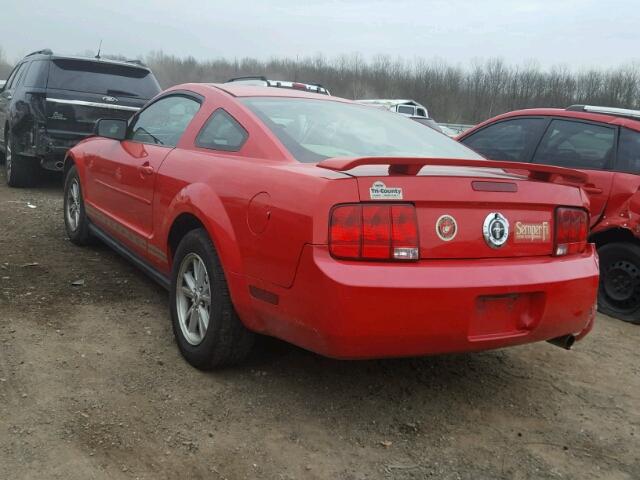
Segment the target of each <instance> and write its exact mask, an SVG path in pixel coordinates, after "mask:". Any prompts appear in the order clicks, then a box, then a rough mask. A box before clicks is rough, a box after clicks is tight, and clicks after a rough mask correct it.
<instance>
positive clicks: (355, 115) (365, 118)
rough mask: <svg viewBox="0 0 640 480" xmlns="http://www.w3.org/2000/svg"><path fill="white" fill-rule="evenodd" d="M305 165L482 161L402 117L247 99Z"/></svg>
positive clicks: (329, 104) (338, 105) (308, 102)
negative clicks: (367, 160)
mask: <svg viewBox="0 0 640 480" xmlns="http://www.w3.org/2000/svg"><path fill="white" fill-rule="evenodd" d="M241 101H242V102H243V103H244V104H245V105H246V106H247V107H249V109H250V110H251V111H253V112H254V113H255V114H256V115H257V116H258V117H259V118H260V119H261V120H262V121H263V122H264V123H265V125H266V126H267V127H268V128H269V129H270V130H271V131H272V132H273V133H274V134H275V135H276V136H277V137H278V139H279V140H280V141H281V142H282V143H283V145H284V146H285V147H286V148H287V149H288V150H289V152H291V154H292V155H293V156H294V157H295V158H296V159H297V160H299V161H301V162H306V163H311V162H319V161H321V160H324V159H326V158H333V157H431V158H463V159H478V160H480V159H482V157H481V156H480V155H478V154H477V153H475V152H473V151H472V150H470V149H468V148H467V147H465V146H464V145H462V144H460V143H457V142H456V141H454V140H452V139H450V138H448V137H447V136H445V135H442V134H441V133H438V132H436V131H434V130H432V129H430V128H425V127H424V126H423V125H419V124H417V123H416V122H414V121H413V120H411V119H409V118H407V117H404V116H402V115H398V114H397V113H393V112H389V111H385V110H380V109H378V108H374V107H370V106H366V105H357V104H353V103H343V102H337V101H327V100H315V99H306V98H271V97H269V98H266V97H250V98H244V99H241Z"/></svg>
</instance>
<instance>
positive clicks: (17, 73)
mask: <svg viewBox="0 0 640 480" xmlns="http://www.w3.org/2000/svg"><path fill="white" fill-rule="evenodd" d="M27 65H28V63H21V64H20V65H18V67H16V69H15V70H14V71H13V73H12V74H11V76H10V77H9V80H8V81H7V86H6V87H5V88H6V89H7V90H8V89H10V88H15V87H17V86H18V83H19V82H20V77H21V76H22V75H23V74H24V71H25V69H26V68H27Z"/></svg>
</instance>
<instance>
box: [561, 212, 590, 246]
mask: <svg viewBox="0 0 640 480" xmlns="http://www.w3.org/2000/svg"><path fill="white" fill-rule="evenodd" d="M555 227H556V241H555V247H554V254H555V255H558V256H560V255H569V254H572V253H582V252H584V250H585V248H586V247H587V235H588V234H589V214H588V213H587V212H586V211H585V210H582V209H579V208H565V207H560V208H558V209H556V226H555Z"/></svg>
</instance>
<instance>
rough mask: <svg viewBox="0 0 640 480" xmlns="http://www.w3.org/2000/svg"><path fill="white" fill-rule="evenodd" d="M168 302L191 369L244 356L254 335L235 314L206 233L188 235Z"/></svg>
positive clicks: (176, 258) (208, 367) (179, 253)
mask: <svg viewBox="0 0 640 480" xmlns="http://www.w3.org/2000/svg"><path fill="white" fill-rule="evenodd" d="M170 296H171V299H170V303H171V320H172V324H173V333H174V335H175V337H176V341H177V343H178V347H179V348H180V352H181V353H182V355H183V356H184V358H185V359H186V360H187V361H188V362H189V363H190V364H191V365H193V366H194V367H196V368H199V369H201V370H211V369H213V368H216V367H222V366H226V365H232V364H235V363H239V362H241V361H242V360H244V359H245V358H246V357H247V356H248V354H249V352H250V350H251V348H252V346H253V343H254V339H255V334H254V333H252V332H250V331H249V330H247V328H246V327H245V326H244V325H243V324H242V322H241V321H240V319H239V318H238V315H237V313H236V311H235V309H234V308H233V304H232V302H231V297H230V295H229V289H228V286H227V281H226V279H225V276H224V271H223V270H222V265H221V263H220V259H219V258H218V255H217V253H216V250H215V248H214V246H213V244H212V242H211V239H210V238H209V236H208V235H207V232H206V231H205V230H203V229H197V230H192V231H190V232H189V233H187V235H185V237H184V238H183V239H182V241H181V242H180V244H179V245H178V248H177V249H176V253H175V256H174V262H173V271H172V274H171V293H170Z"/></svg>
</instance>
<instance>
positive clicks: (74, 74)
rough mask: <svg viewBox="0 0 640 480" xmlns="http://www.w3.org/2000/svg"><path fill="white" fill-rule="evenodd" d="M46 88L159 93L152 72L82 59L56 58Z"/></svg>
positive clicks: (128, 94)
mask: <svg viewBox="0 0 640 480" xmlns="http://www.w3.org/2000/svg"><path fill="white" fill-rule="evenodd" d="M47 87H48V88H55V89H60V90H73V91H76V92H87V93H98V94H102V95H113V96H121V97H134V98H143V99H149V98H151V97H153V96H155V95H156V94H157V93H158V92H160V87H159V86H158V82H157V81H156V79H155V77H154V76H153V74H152V73H151V72H150V71H148V70H146V69H143V68H136V67H129V66H126V65H114V64H112V63H100V62H91V61H85V60H71V59H69V60H55V61H53V62H51V67H50V69H49V81H48V83H47Z"/></svg>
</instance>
